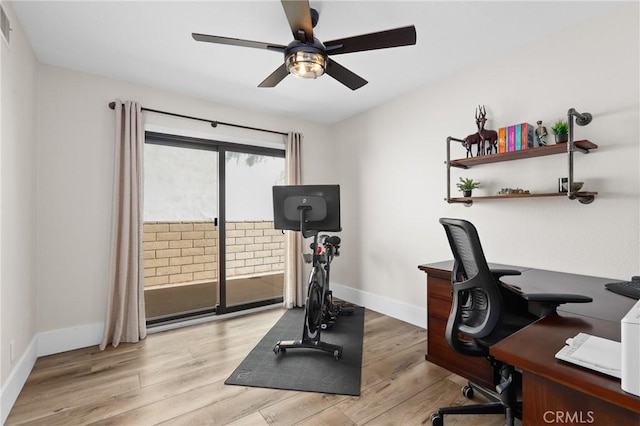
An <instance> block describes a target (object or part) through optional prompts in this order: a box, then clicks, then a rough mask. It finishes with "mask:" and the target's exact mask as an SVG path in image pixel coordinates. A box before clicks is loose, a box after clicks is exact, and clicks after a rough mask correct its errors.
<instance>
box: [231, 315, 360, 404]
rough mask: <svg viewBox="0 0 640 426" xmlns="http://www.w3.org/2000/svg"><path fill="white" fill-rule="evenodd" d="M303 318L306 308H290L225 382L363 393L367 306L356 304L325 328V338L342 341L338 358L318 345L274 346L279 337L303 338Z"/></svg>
mask: <svg viewBox="0 0 640 426" xmlns="http://www.w3.org/2000/svg"><path fill="white" fill-rule="evenodd" d="M303 323H304V310H303V309H289V310H287V311H286V312H285V313H284V315H283V316H282V318H280V319H279V320H278V322H277V323H276V324H275V325H274V326H273V328H272V329H271V330H269V332H268V333H267V334H266V335H265V336H264V337H263V338H262V340H261V341H260V343H258V345H257V346H256V347H255V348H253V350H252V351H251V352H250V353H249V355H247V357H246V358H245V359H244V361H242V363H241V364H240V365H239V366H238V368H236V370H235V371H234V372H233V374H231V376H229V378H228V379H227V380H226V381H225V384H227V385H240V386H254V387H264V388H275V389H287V390H296V391H308V392H323V393H334V394H341V395H356V396H357V395H360V376H361V370H362V335H363V332H364V308H362V307H356V308H355V312H354V313H353V314H350V315H347V314H343V315H340V316H338V318H337V320H336V324H335V325H334V326H333V327H331V328H330V329H329V330H323V331H322V332H321V335H320V337H321V338H320V340H321V341H323V342H327V343H333V344H336V345H342V347H343V350H342V356H341V357H340V359H338V360H335V359H334V358H333V355H332V354H331V353H329V352H325V351H320V350H316V349H299V348H296V349H287V351H286V353H280V354H278V355H276V354H275V353H274V352H273V347H274V345H275V344H276V342H278V341H280V340H299V339H301V338H302V329H303Z"/></svg>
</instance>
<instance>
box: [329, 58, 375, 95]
mask: <svg viewBox="0 0 640 426" xmlns="http://www.w3.org/2000/svg"><path fill="white" fill-rule="evenodd" d="M325 71H326V73H327V74H329V75H330V76H331V77H333V78H335V79H336V80H338V81H339V82H340V83H342V84H344V85H345V86H347V87H348V88H349V89H351V90H356V89H359V88H361V87H362V86H364V85H365V84H367V83H368V82H367V80H365V79H364V78H362V77H360V76H359V75H358V74H355V73H354V72H351V71H349V70H348V69H346V68H345V67H343V66H342V65H340V64H339V63H337V62H336V61H334V60H333V59H329V60H327V68H326V70H325Z"/></svg>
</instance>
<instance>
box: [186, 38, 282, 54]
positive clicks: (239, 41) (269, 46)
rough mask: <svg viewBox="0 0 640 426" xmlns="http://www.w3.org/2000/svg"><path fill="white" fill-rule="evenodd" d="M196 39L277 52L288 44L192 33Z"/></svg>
mask: <svg viewBox="0 0 640 426" xmlns="http://www.w3.org/2000/svg"><path fill="white" fill-rule="evenodd" d="M191 37H193V39H194V40H196V41H204V42H206V43H217V44H228V45H231V46H242V47H254V48H256V49H266V50H273V51H276V52H284V49H285V48H286V46H282V45H280V44H274V43H264V42H261V41H251V40H242V39H239V38H231V37H220V36H214V35H207V34H198V33H191Z"/></svg>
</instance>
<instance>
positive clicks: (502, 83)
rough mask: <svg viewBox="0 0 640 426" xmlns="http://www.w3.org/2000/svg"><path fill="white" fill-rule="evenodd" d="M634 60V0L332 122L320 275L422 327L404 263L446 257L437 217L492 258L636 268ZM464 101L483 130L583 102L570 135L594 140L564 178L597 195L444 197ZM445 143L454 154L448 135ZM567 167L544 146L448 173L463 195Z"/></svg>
mask: <svg viewBox="0 0 640 426" xmlns="http://www.w3.org/2000/svg"><path fill="white" fill-rule="evenodd" d="M437 60H438V58H429V60H425V65H424V66H425V67H428V66H429V64H430V63H431V62H432V61H437ZM638 63H639V34H638V4H637V3H635V4H627V5H625V6H624V7H623V9H618V11H617V12H615V13H613V14H611V15H607V16H602V17H600V18H598V19H597V20H595V21H591V22H589V23H586V24H584V25H581V26H579V27H574V28H570V29H568V30H566V31H565V32H563V33H561V34H557V35H555V36H553V37H550V38H548V39H546V40H544V41H541V42H537V43H536V44H534V45H531V46H529V47H527V48H524V49H521V50H519V51H517V52H514V53H512V54H509V55H505V56H504V57H501V58H500V59H499V60H497V61H495V62H493V63H491V64H488V65H481V66H478V67H475V68H474V69H468V70H464V71H461V72H459V73H458V74H457V75H452V76H451V77H450V78H448V79H446V80H443V81H439V82H437V83H434V84H431V85H429V86H426V87H424V88H422V89H421V90H419V91H416V92H415V93H413V94H412V95H410V96H405V97H403V98H401V99H398V100H396V101H394V102H392V103H389V104H386V105H384V106H382V107H379V108H376V109H374V110H372V111H369V112H367V113H364V114H362V115H359V116H357V117H354V118H352V119H349V120H346V121H344V122H342V123H340V124H339V125H337V126H335V129H334V135H333V138H332V141H333V153H334V155H335V157H334V162H335V164H336V165H337V166H336V167H337V168H338V170H337V176H339V180H340V183H341V184H342V206H343V228H344V231H343V238H344V243H343V250H342V256H341V258H340V259H338V261H336V262H335V263H334V264H333V266H334V271H333V274H332V278H333V279H334V280H335V282H336V283H340V284H342V285H343V286H345V287H344V288H343V287H340V289H341V292H342V293H343V294H349V295H350V296H351V297H352V298H357V299H359V300H365V301H369V304H368V306H370V307H372V304H373V305H376V306H375V307H376V308H377V309H383V310H386V313H388V314H392V315H395V316H397V317H399V318H402V319H406V320H408V321H412V322H414V319H415V318H416V315H417V314H419V316H420V319H419V323H421V324H423V325H424V324H425V322H426V318H425V316H424V315H425V312H426V300H425V297H426V295H425V278H426V277H425V275H424V274H423V273H422V272H420V271H419V270H418V269H417V266H418V265H419V264H423V263H429V262H435V261H439V260H446V259H449V258H451V252H450V250H449V247H448V244H447V241H446V237H445V234H444V231H443V229H442V226H441V225H439V223H438V219H439V218H440V217H447V216H448V217H459V218H465V219H468V220H471V221H472V222H473V223H474V224H475V225H476V227H477V228H478V232H479V234H480V237H481V240H482V243H483V246H484V249H485V254H486V256H487V258H488V259H489V261H492V262H497V263H506V264H512V265H525V266H530V267H537V268H542V269H550V270H557V271H565V272H571V273H579V274H586V275H595V276H604V277H612V278H620V279H629V277H630V276H631V275H637V274H638V273H640V229H639V226H640V225H639V223H640V216H639V212H640V201H639V200H640V198H639V192H638V191H639V187H640V185H639V184H640V176H639V168H640V167H639V164H640V161H639V160H640V150H639V145H640V143H639V101H640V96H639V82H638V76H639V75H640V74H639V65H638ZM478 104H484V105H485V106H486V109H487V112H488V115H487V116H488V118H489V122H488V123H487V126H486V128H489V129H497V128H498V127H502V126H506V125H509V124H515V123H519V122H529V123H535V122H536V120H538V119H541V120H543V121H544V122H545V123H546V124H547V126H549V127H550V125H551V123H552V122H554V121H555V120H557V119H559V118H563V117H565V118H566V112H567V110H568V109H569V108H571V107H575V108H576V109H577V110H578V111H580V112H582V111H587V112H590V113H592V114H593V116H594V119H593V122H592V123H591V124H590V125H588V126H587V127H576V138H577V139H581V138H587V139H589V140H591V141H592V142H594V143H596V144H598V145H599V149H597V150H595V151H593V152H592V153H589V154H587V155H583V154H580V153H578V154H576V155H575V176H576V180H583V181H584V182H585V186H584V190H590V191H598V192H599V195H598V197H597V198H596V200H595V201H594V202H593V203H592V204H590V205H583V204H580V203H579V202H578V201H569V200H567V199H565V198H559V197H558V198H555V197H554V198H535V199H518V200H491V201H478V202H476V203H475V204H474V205H473V206H472V207H470V208H465V207H464V206H462V205H459V204H455V205H454V204H452V205H449V204H447V203H446V202H444V201H443V199H444V197H445V195H446V167H445V165H444V160H445V158H446V138H447V136H454V137H458V138H463V137H465V136H466V135H468V134H470V133H474V132H475V122H474V113H475V111H474V110H475V108H476V107H477V105H478ZM452 152H453V153H454V154H453V156H452V157H453V158H459V157H464V155H465V151H464V150H463V149H462V147H460V146H454V147H452ZM567 170H568V166H567V157H566V155H557V156H552V157H543V158H536V159H529V160H519V161H515V162H509V163H499V164H492V165H484V166H478V167H475V168H471V169H469V170H467V171H463V172H460V171H457V170H456V171H454V173H453V179H455V180H457V176H465V177H473V178H474V179H476V180H480V182H481V183H482V184H483V188H482V189H480V190H477V195H482V194H495V193H497V191H498V190H499V189H500V188H502V187H520V188H525V189H529V190H531V191H532V192H533V191H537V192H553V191H556V188H557V178H558V177H561V176H566V175H567ZM455 180H454V182H455ZM452 194H454V196H455V194H457V192H456V188H455V187H453V188H452Z"/></svg>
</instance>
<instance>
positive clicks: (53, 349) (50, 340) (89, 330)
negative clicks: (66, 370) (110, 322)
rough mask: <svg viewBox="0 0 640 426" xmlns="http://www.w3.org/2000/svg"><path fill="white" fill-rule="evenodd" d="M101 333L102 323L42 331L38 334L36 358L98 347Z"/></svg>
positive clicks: (102, 329)
mask: <svg viewBox="0 0 640 426" xmlns="http://www.w3.org/2000/svg"><path fill="white" fill-rule="evenodd" d="M103 331H104V324H103V323H97V324H87V325H81V326H78V327H69V328H60V329H57V330H51V331H43V332H41V333H38V356H47V355H52V354H57V353H60V352H67V351H72V350H74V349H80V348H86V347H89V346H94V345H99V344H100V342H101V341H102V334H103Z"/></svg>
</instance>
